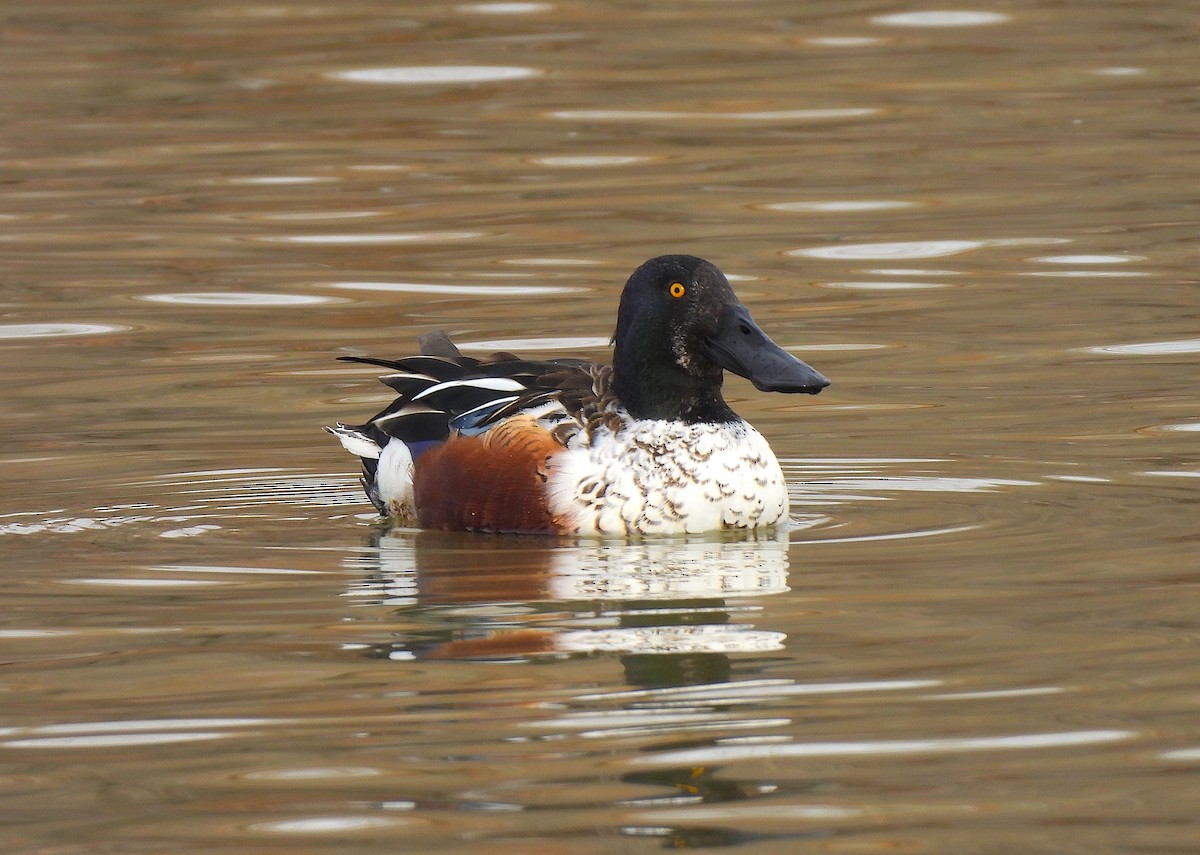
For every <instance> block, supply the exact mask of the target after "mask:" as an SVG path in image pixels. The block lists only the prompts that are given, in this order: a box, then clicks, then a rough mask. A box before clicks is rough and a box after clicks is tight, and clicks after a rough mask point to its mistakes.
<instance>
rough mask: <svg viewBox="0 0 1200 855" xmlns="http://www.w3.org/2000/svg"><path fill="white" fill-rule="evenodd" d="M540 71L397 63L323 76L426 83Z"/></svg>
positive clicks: (513, 77)
mask: <svg viewBox="0 0 1200 855" xmlns="http://www.w3.org/2000/svg"><path fill="white" fill-rule="evenodd" d="M540 74H542V71H541V70H539V69H536V68H525V67H522V66H513V65H401V66H394V67H390V68H360V69H356V70H353V71H337V72H333V73H331V74H328V75H326V76H327V77H330V78H333V79H334V80H346V81H349V82H351V83H391V84H402V85H428V84H446V83H493V82H497V81H501V80H523V79H525V78H529V77H537V76H538V75H540Z"/></svg>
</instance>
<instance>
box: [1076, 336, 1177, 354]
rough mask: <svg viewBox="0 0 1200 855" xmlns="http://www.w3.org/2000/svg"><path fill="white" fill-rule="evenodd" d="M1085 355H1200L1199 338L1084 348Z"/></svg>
mask: <svg viewBox="0 0 1200 855" xmlns="http://www.w3.org/2000/svg"><path fill="white" fill-rule="evenodd" d="M1083 351H1085V352H1087V353H1114V354H1118V355H1121V356H1171V355H1174V354H1181V353H1200V338H1185V339H1178V340H1176V341H1146V342H1141V343H1139V344H1106V345H1102V346H1100V347H1085V348H1083Z"/></svg>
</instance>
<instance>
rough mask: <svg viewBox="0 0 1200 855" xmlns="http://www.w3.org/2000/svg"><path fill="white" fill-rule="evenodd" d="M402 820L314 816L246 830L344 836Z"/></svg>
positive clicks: (260, 823)
mask: <svg viewBox="0 0 1200 855" xmlns="http://www.w3.org/2000/svg"><path fill="white" fill-rule="evenodd" d="M407 824H408V823H407V822H406V821H405V820H402V819H395V818H392V817H382V816H314V817H309V818H307V819H281V820H279V821H277V822H255V823H251V824H250V825H249V826H247V828H249V829H251V830H253V831H270V832H276V833H279V834H344V833H346V832H351V831H365V830H367V829H370V828H392V827H394V826H397V825H407Z"/></svg>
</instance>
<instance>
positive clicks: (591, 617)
mask: <svg viewBox="0 0 1200 855" xmlns="http://www.w3.org/2000/svg"><path fill="white" fill-rule="evenodd" d="M363 566H364V568H365V569H367V571H368V572H367V573H366V575H365V578H364V579H363V581H362V582H361V583H359V584H358V585H356V586H355V587H354V589H352V590H351V592H350V593H351V595H352V596H355V597H358V598H361V599H362V600H363V601H365V602H366V603H367V604H370V605H393V606H396V607H398V608H399V610H400V612H401V613H402V614H403V616H404V617H405V618H406V619H408V620H410V621H414V622H416V623H417V624H418V625H419V628H418V629H415V630H412V631H409V632H407V633H405V634H403V635H402V636H399V637H396V638H393V639H391V640H388V641H386V642H381V643H378V644H375V645H374V646H372V647H371V648H370V654H371V655H373V656H377V657H380V658H390V659H397V660H404V659H418V658H419V659H470V660H504V659H528V658H532V657H547V656H550V657H555V656H558V657H568V656H578V655H587V654H615V655H619V656H621V658H622V662H623V664H624V667H625V672H626V679H627V681H628V683H629V684H630V685H634V686H643V687H654V686H667V685H696V684H700V683H708V682H713V681H717V680H724V679H727V677H728V675H729V669H730V666H729V658H728V656H729V654H731V653H750V652H764V651H770V650H778V649H780V648H781V647H782V645H783V641H784V636H783V634H782V633H778V632H770V631H764V630H761V629H756V628H755V627H754V626H753V625H752V624H751V623H750V622H748V619H751V618H753V617H754V616H755V615H756V614H757V612H758V606H756V605H755V604H753V603H745V604H742V603H739V602H737V601H738V600H740V599H742V598H751V597H753V598H757V597H762V596H769V595H773V594H779V593H783V592H785V591H787V590H788V588H787V567H788V561H787V540H786V536H785V535H781V534H775V533H771V534H768V533H762V534H761V535H760V536H759V537H757V538H749V539H747V537H746V536H745V535H744V534H742V535H739V536H737V537H736V538H735V537H733V536H726V537H721V536H716V535H708V536H704V537H698V538H692V539H671V540H644V541H634V542H627V541H612V542H606V541H598V540H585V539H580V540H565V539H547V538H545V537H535V536H530V537H514V536H512V535H480V534H474V535H463V534H460V533H456V532H442V531H414V530H412V529H392V530H387V531H381V532H379V533H378V534H377V535H376V536H375V538H374V542H373V544H372V548H371V549H370V550H368V551H367V553H366V554H365V555H364V558H363Z"/></svg>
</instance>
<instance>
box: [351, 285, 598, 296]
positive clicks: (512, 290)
mask: <svg viewBox="0 0 1200 855" xmlns="http://www.w3.org/2000/svg"><path fill="white" fill-rule="evenodd" d="M329 287H330V288H344V289H346V290H349V291H396V292H399V293H403V294H457V295H459V296H463V297H468V296H469V297H537V296H541V295H544V294H572V293H576V292H579V291H585V290H587V289H585V288H576V287H572V286H567V285H434V284H431V283H428V282H334V283H331V284H330V285H329Z"/></svg>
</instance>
